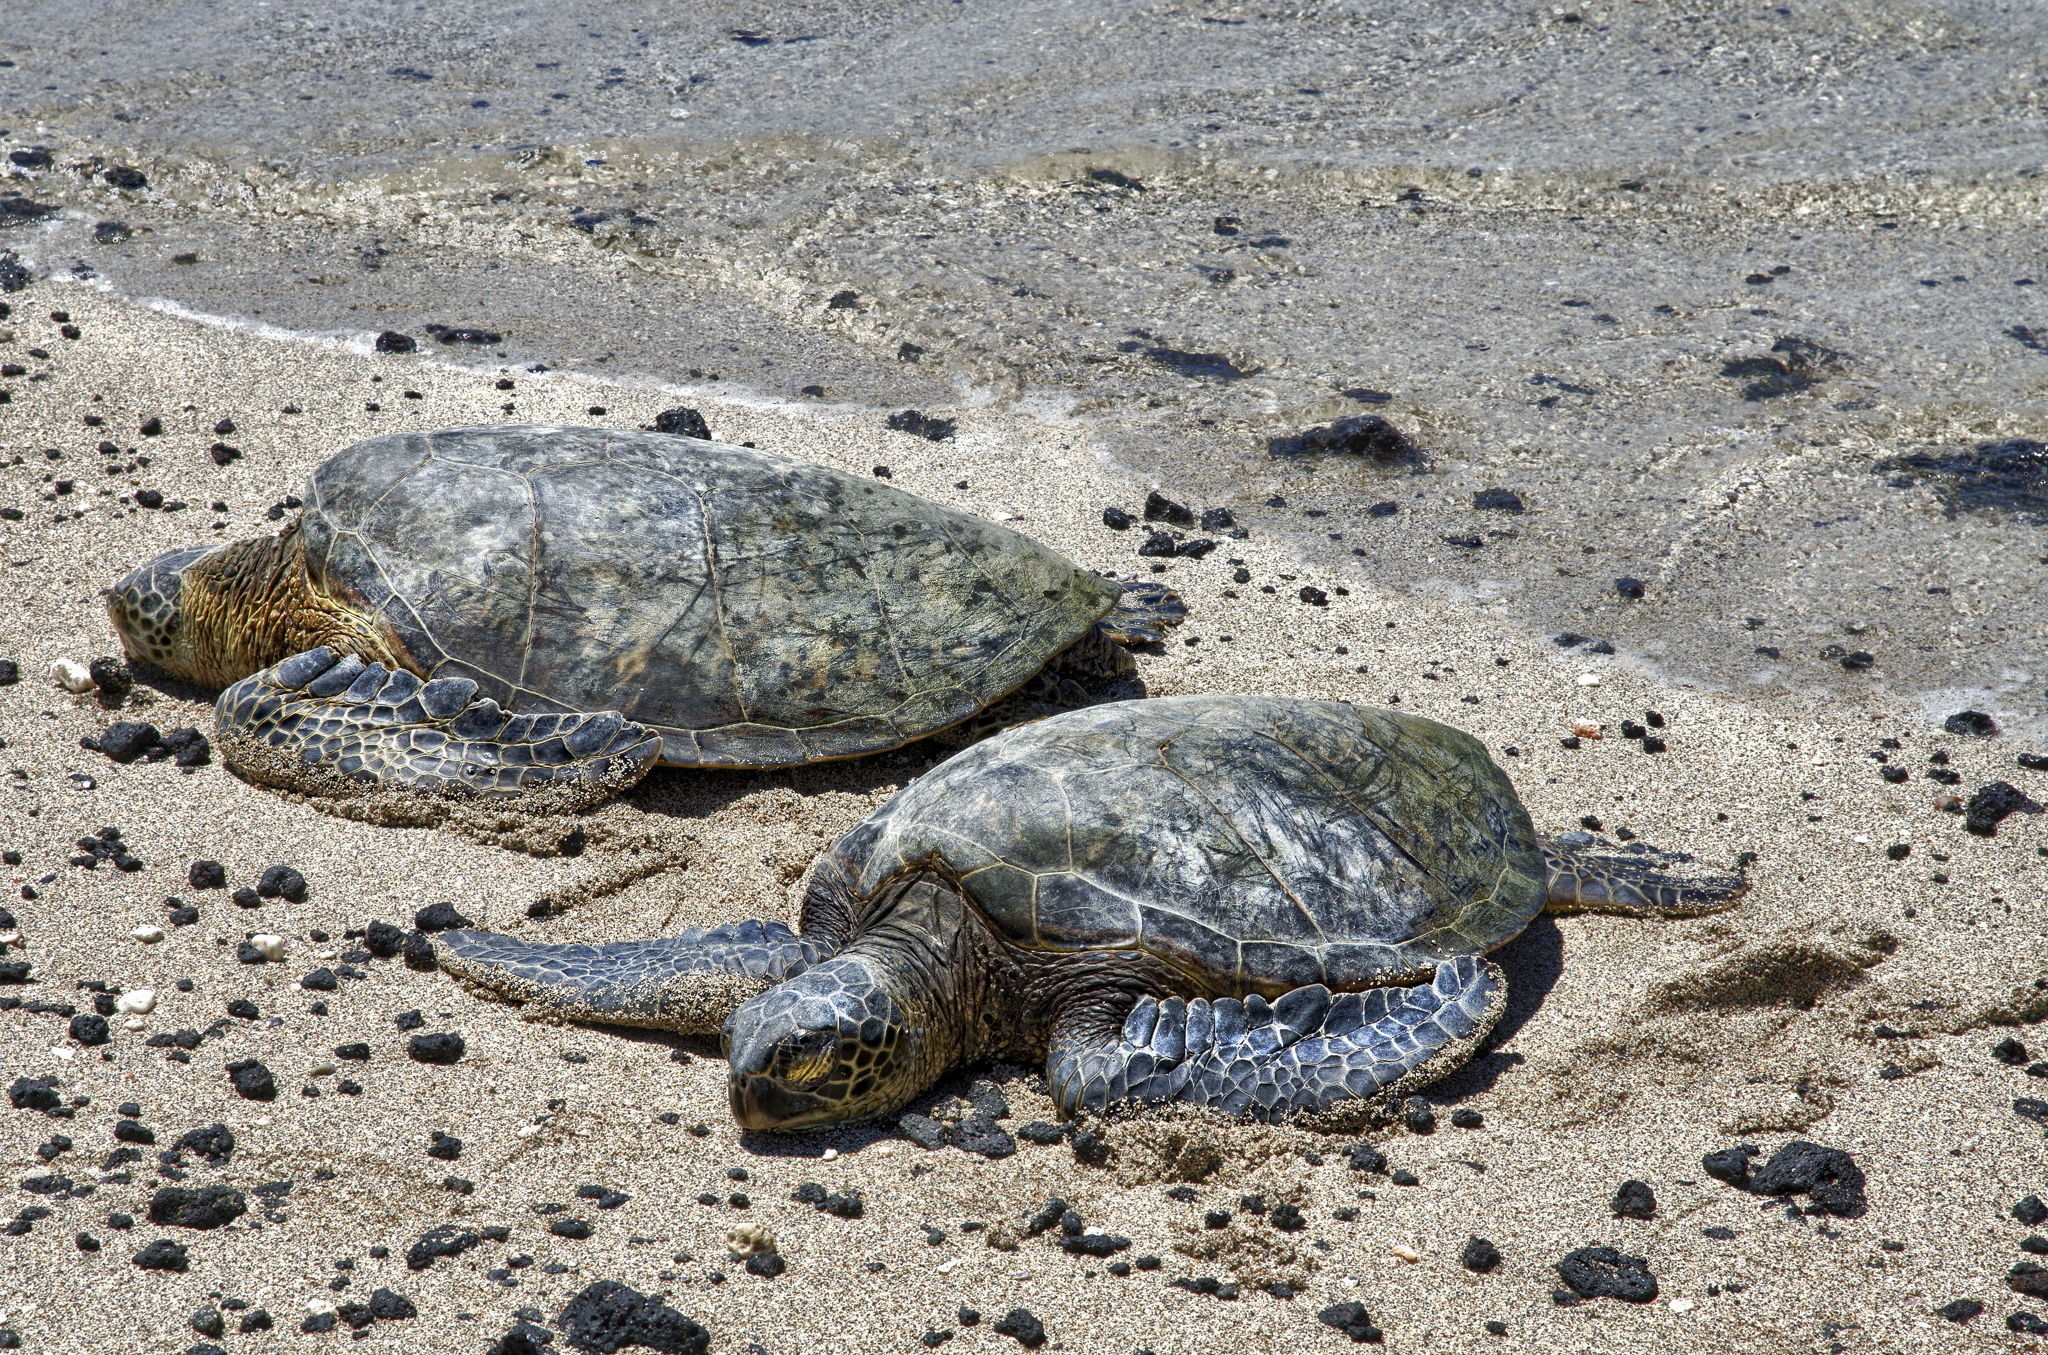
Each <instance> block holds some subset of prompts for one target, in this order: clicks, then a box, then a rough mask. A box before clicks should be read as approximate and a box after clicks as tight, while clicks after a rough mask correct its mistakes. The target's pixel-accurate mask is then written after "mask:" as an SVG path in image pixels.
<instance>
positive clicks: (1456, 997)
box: [1048, 955, 1507, 1120]
mask: <svg viewBox="0 0 2048 1355" xmlns="http://www.w3.org/2000/svg"><path fill="white" fill-rule="evenodd" d="M1506 1000H1507V990H1506V987H1505V984H1504V982H1503V980H1502V978H1501V974H1500V971H1499V970H1498V969H1496V968H1495V967H1494V966H1493V965H1492V964H1491V963H1489V962H1487V961H1486V960H1483V959H1481V958H1479V957H1477V956H1470V955H1467V956H1460V957H1459V958H1457V959H1455V960H1446V961H1444V962H1443V963H1441V964H1439V965H1438V966H1437V970H1436V976H1435V978H1434V979H1433V980H1432V981H1431V982H1429V983H1425V984H1421V985H1418V986H1416V987H1414V988H1373V989H1369V990H1367V991H1366V992H1362V993H1342V994H1337V995H1334V996H1333V995H1332V994H1331V992H1330V990H1329V989H1327V988H1325V987H1323V986H1321V985H1320V984H1317V985H1314V986H1312V987H1307V988H1297V989H1295V990H1293V991H1292V992H1289V993H1285V994H1283V995H1282V996H1281V997H1280V998H1279V1000H1278V1001H1276V1002H1273V1003H1271V1004H1268V1003H1267V1002H1266V1001H1265V1000H1264V999H1262V998H1259V997H1256V996H1253V997H1248V998H1245V999H1244V1000H1243V1001H1241V1002H1240V1001H1238V1000H1237V999H1235V998H1224V999H1222V1000H1220V1001H1216V1002H1210V1001H1208V1000H1206V999H1202V998H1197V999H1195V1000H1194V1001H1192V1002H1184V1001H1182V1000H1181V999H1180V998H1177V997H1176V998H1168V999H1167V1000H1166V1001H1164V1002H1161V1001H1158V1000H1157V999H1154V998H1149V997H1148V998H1143V999H1140V1000H1139V1002H1138V1004H1137V1005H1136V1006H1135V1007H1133V1008H1132V1009H1131V1010H1130V1013H1129V1015H1128V1016H1127V1017H1126V1018H1125V1020H1124V1022H1123V1026H1122V1029H1121V1030H1117V1029H1115V1028H1113V1027H1110V1028H1105V1026H1104V1023H1103V1021H1102V1018H1101V1016H1100V1015H1099V1014H1098V1015H1096V1016H1095V1018H1094V1019H1093V1020H1092V1021H1091V1020H1090V1019H1088V1018H1087V1017H1085V1016H1083V1017H1080V1018H1077V1019H1074V1020H1071V1021H1068V1022H1063V1023H1062V1024H1061V1027H1060V1028H1059V1029H1058V1030H1057V1031H1056V1033H1055V1035H1054V1039H1053V1050H1052V1057H1051V1060H1050V1067H1049V1069H1048V1080H1049V1081H1050V1082H1051V1084H1052V1094H1053V1100H1054V1101H1055V1102H1056V1103H1057V1104H1058V1106H1059V1108H1060V1112H1061V1113H1062V1114H1063V1115H1072V1114H1074V1113H1076V1112H1078V1111H1084V1110H1091V1111H1103V1110H1108V1109H1111V1108H1112V1107H1115V1106H1117V1105H1119V1104H1123V1103H1130V1102H1140V1103H1143V1102H1155V1103H1156V1102H1167V1101H1177V1102H1182V1103H1185V1104H1191V1105H1198V1106H1207V1107H1209V1108H1210V1109H1212V1110H1218V1111H1221V1112H1223V1113H1224V1114H1227V1115H1234V1116H1238V1117H1240V1118H1243V1119H1250V1120H1279V1119H1283V1118H1286V1117H1288V1116H1292V1115H1315V1114H1318V1113H1322V1112H1332V1111H1334V1112H1337V1113H1338V1114H1340V1115H1341V1114H1342V1112H1343V1111H1344V1110H1345V1109H1348V1108H1349V1107H1346V1105H1345V1103H1347V1102H1351V1103H1356V1108H1357V1109H1358V1110H1361V1111H1362V1110H1364V1109H1365V1103H1366V1102H1368V1101H1371V1100H1373V1099H1376V1098H1383V1097H1387V1096H1393V1095H1398V1094H1400V1093H1402V1092H1405V1091H1407V1090H1408V1089H1409V1088H1411V1087H1416V1086H1420V1085H1422V1084H1423V1083H1426V1082H1430V1081H1434V1080H1435V1079H1436V1078H1438V1077H1440V1076H1442V1075H1443V1074H1445V1073H1447V1072H1449V1071H1450V1070H1451V1069H1452V1068H1454V1067H1456V1066H1457V1065H1458V1064H1459V1063H1461V1062H1462V1061H1463V1060H1464V1058H1465V1056H1466V1055H1467V1054H1469V1053H1470V1052H1471V1051H1472V1049H1473V1048H1474V1047H1475V1046H1476V1045H1478V1043H1479V1042H1480V1041H1481V1040H1482V1039H1484V1038H1486V1033H1487V1032H1488V1031H1490V1030H1491V1029H1493V1023H1494V1022H1495V1021H1497V1020H1498V1019H1499V1018H1500V1013H1501V1009H1502V1007H1503V1006H1504V1005H1505V1004H1506Z"/></svg>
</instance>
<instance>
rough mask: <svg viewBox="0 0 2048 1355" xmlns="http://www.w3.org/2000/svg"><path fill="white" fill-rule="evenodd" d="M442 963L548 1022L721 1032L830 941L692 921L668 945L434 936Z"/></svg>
mask: <svg viewBox="0 0 2048 1355" xmlns="http://www.w3.org/2000/svg"><path fill="white" fill-rule="evenodd" d="M433 944H434V954H435V958H436V959H437V960H438V961H439V962H440V966H441V968H442V969H444V970H446V971H447V972H448V973H450V974H452V975H454V976H455V977H456V978H458V979H462V980H464V981H466V982H468V983H471V984H475V985H476V986H478V987H481V988H483V989H485V990H487V991H489V992H490V993H492V994H493V995H495V996H498V997H503V998H507V999H510V1000H512V1001H515V1002H520V1003H523V1004H525V1005H526V1006H527V1007H528V1012H527V1014H528V1015H529V1016H530V1017H532V1018H534V1019H538V1020H557V1021H594V1022H600V1023H603V1024H607V1025H619V1026H651V1027H654V1028H656V1029H660V1030H672V1031H676V1032H677V1033H679V1034H684V1035H713V1034H716V1033H717V1032H718V1030H719V1028H720V1027H721V1026H722V1025H724V1023H725V1019H726V1017H728V1016H730V1015H731V1014H732V1011H733V1009H734V1008H736V1007H738V1006H739V1005H740V1004H741V1003H742V1002H744V1001H746V999H748V998H749V997H752V996H754V995H755V994H757V993H760V992H762V991H764V990H766V989H768V988H770V987H772V986H774V985H775V984H779V983H781V982H783V981H784V980H785V979H788V978H791V977H793V976H794V975H796V974H799V973H802V972H803V971H804V970H805V969H807V968H809V967H810V966H811V965H814V964H816V963H817V962H818V960H819V959H821V958H822V957H823V956H824V955H826V954H828V953H829V952H830V949H831V948H830V947H829V946H828V945H826V944H825V943H823V942H821V941H818V940H816V939H813V938H807V937H800V936H798V935H797V934H796V933H794V932H792V931H791V930H790V929H789V928H787V927H785V926H783V925H782V924H781V923H779V922H769V923H761V922H751V921H749V922H739V923H732V924H729V925H727V926H722V927H712V928H709V929H706V928H702V927H692V928H691V929H690V930H689V931H687V932H684V933H683V934H682V935H681V936H676V937H668V938H665V939H662V940H658V941H621V942H618V943H616V944H613V945H605V946H564V945H536V944H534V943H533V942H530V941H521V940H519V939H517V938H516V937H510V936H499V935H496V934H494V933H491V932H478V931H454V932H446V933H443V934H442V935H440V936H438V937H435V938H434V943H433Z"/></svg>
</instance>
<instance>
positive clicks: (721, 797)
mask: <svg viewBox="0 0 2048 1355" xmlns="http://www.w3.org/2000/svg"><path fill="white" fill-rule="evenodd" d="M956 751H958V750H956V749H953V748H947V747H943V746H941V745H939V744H936V743H934V742H932V741H931V740H930V739H921V740H919V741H918V742H916V743H913V744H909V745H907V746H905V747H903V748H898V749H895V750H893V751H891V752H887V753H880V754H876V755H874V756H871V757H860V758H848V759H846V760H845V761H841V762H814V763H809V764H807V765H803V766H796V767H777V768H772V769H768V770H762V771H729V770H724V769H720V768H714V767H656V768H655V769H654V770H653V771H652V772H650V773H648V774H647V776H646V777H645V778H643V779H642V780H641V781H640V783H639V784H638V785H636V786H634V787H633V788H632V789H631V790H629V791H627V792H626V793H625V794H624V795H622V796H620V800H621V801H622V802H623V803H625V804H629V805H631V806H632V807H633V808H634V809H636V810H639V811H640V812H641V813H644V814H654V815H659V816H661V817H662V818H669V819H708V818H710V817H712V816H713V815H715V814H717V813H718V812H719V811H721V810H723V809H726V808H727V807H729V806H731V805H733V804H735V803H737V802H738V801H740V800H744V799H745V798H747V797H748V796H749V795H755V794H759V793H760V792H761V791H764V790H771V789H774V788H777V787H781V788H785V789H788V790H792V791H794V792H796V793H797V794H798V795H801V796H803V797H805V798H806V799H809V798H811V797H813V796H818V795H825V794H829V793H831V792H834V791H840V792H844V793H846V794H850V795H873V794H875V793H877V792H879V791H886V790H892V789H894V788H896V787H899V786H903V785H907V784H908V783H909V782H911V781H912V780H914V779H916V778H917V777H919V776H922V775H923V774H924V773H926V772H928V771H930V770H931V769H932V768H933V767H936V766H937V765H938V764H939V763H941V762H943V761H945V760H946V758H947V757H949V756H951V755H952V754H953V753H954V752H956Z"/></svg>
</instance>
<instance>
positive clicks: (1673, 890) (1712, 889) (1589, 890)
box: [1543, 840, 1749, 917]
mask: <svg viewBox="0 0 2048 1355" xmlns="http://www.w3.org/2000/svg"><path fill="white" fill-rule="evenodd" d="M1675 864H1683V862H1679V861H1676V860H1675V859H1674V858H1672V857H1671V856H1670V854H1668V853H1664V852H1658V851H1655V850H1648V851H1643V852H1593V851H1587V850H1585V849H1584V848H1582V847H1576V846H1572V845H1570V844H1567V843H1563V842H1558V841H1555V840H1553V841H1550V842H1546V843H1544V844H1543V868H1544V875H1545V892H1546V894H1547V896H1548V897H1547V899H1546V901H1545V903H1544V911H1545V912H1550V913H1615V914H1619V915H1620V916H1623V917H1698V916H1699V915H1701V914H1702V913H1718V912H1720V911H1721V910H1722V909H1724V908H1733V907H1734V906H1735V905H1736V904H1737V903H1739V902H1741V901H1742V896H1743V895H1744V894H1745V893H1747V892H1748V891H1749V880H1748V878H1747V877H1745V876H1741V875H1708V876H1698V875H1695V876H1684V875H1672V874H1668V873H1667V870H1668V868H1669V867H1670V866H1672V865H1675Z"/></svg>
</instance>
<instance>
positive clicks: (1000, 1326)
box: [990, 1308, 1045, 1350]
mask: <svg viewBox="0 0 2048 1355" xmlns="http://www.w3.org/2000/svg"><path fill="white" fill-rule="evenodd" d="M990 1330H992V1331H994V1332H995V1333H996V1334H997V1335H998V1336H1007V1337H1010V1338H1011V1339H1012V1340H1014V1341H1016V1343H1017V1344H1018V1345H1020V1346H1022V1347H1024V1349H1026V1350H1036V1349H1038V1348H1039V1347H1040V1346H1042V1345H1044V1344H1045V1324H1044V1323H1042V1322H1040V1321H1039V1320H1038V1318H1037V1316H1036V1315H1034V1314H1033V1313H1032V1311H1031V1310H1030V1309H1029V1308H1012V1309H1011V1310H1010V1311H1009V1312H1007V1313H1005V1314H1003V1315H1002V1316H1001V1317H999V1318H997V1319H996V1320H995V1322H994V1323H993V1324H992V1325H991V1327H990Z"/></svg>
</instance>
